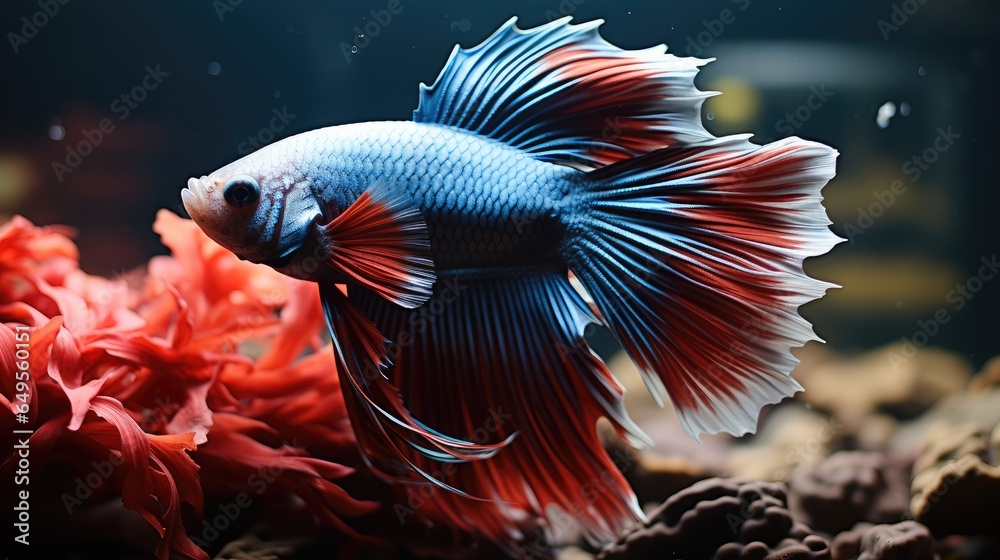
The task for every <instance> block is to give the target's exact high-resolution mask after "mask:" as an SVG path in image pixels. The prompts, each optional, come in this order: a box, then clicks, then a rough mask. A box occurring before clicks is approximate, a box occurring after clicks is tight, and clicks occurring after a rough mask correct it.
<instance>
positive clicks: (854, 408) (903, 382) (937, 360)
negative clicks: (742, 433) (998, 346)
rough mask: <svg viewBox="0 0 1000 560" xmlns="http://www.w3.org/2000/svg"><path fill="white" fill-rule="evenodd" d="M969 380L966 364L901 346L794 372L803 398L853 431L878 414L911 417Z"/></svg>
mask: <svg viewBox="0 0 1000 560" xmlns="http://www.w3.org/2000/svg"><path fill="white" fill-rule="evenodd" d="M971 375H972V369H971V367H970V366H969V364H968V362H967V361H966V360H964V359H963V358H961V357H960V356H958V355H957V354H953V353H950V352H945V351H943V350H936V349H932V348H921V349H913V348H912V346H910V347H907V345H904V344H902V343H897V344H891V345H888V346H883V347H882V348H878V349H875V350H872V351H871V352H867V353H865V354H861V355H859V356H857V357H852V358H845V359H833V360H827V361H825V362H822V363H820V364H819V365H816V366H811V364H809V363H808V362H806V361H803V363H802V364H801V365H800V366H799V367H798V368H797V369H796V378H797V379H798V380H799V382H800V383H801V384H802V386H803V387H805V389H806V390H805V393H804V394H803V396H802V398H803V399H804V400H805V401H806V402H809V403H811V404H813V405H814V406H816V407H819V408H821V409H824V410H827V411H829V412H831V413H833V414H834V415H835V416H836V417H837V418H840V419H842V420H843V421H845V422H847V423H848V424H849V425H852V426H856V425H858V423H859V422H860V421H861V420H862V419H863V418H864V417H865V416H867V415H868V414H870V413H871V412H873V411H875V410H879V409H883V410H892V411H893V412H895V413H896V415H898V416H902V417H914V416H916V415H918V414H919V413H920V412H922V411H924V410H926V409H927V408H929V407H930V406H931V405H933V404H934V403H935V402H937V401H938V400H939V399H941V398H942V397H944V396H945V395H948V394H951V393H953V392H955V391H961V390H963V389H964V388H965V386H966V384H967V383H968V380H969V378H970V377H971Z"/></svg>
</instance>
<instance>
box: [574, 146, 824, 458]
mask: <svg viewBox="0 0 1000 560" xmlns="http://www.w3.org/2000/svg"><path fill="white" fill-rule="evenodd" d="M835 158H836V152H835V151H834V150H833V149H832V148H829V147H827V146H824V145H822V144H817V143H815V142H808V141H805V140H801V139H798V138H788V139H785V140H782V141H779V142H775V143H773V144H768V145H767V146H757V145H754V144H751V143H750V142H748V141H747V140H746V138H745V137H743V136H734V137H728V138H720V139H717V140H715V141H714V142H711V143H705V144H703V145H696V146H689V147H669V148H664V149H661V150H657V151H654V152H651V153H649V154H646V155H642V156H639V157H636V158H633V159H630V160H626V161H622V162H618V163H615V164H612V165H609V166H607V167H604V168H601V169H598V170H596V171H593V172H591V173H589V174H588V179H589V180H590V189H591V192H590V199H589V201H588V203H587V205H586V207H585V208H583V209H582V210H581V211H582V213H583V215H582V216H572V217H570V218H567V225H568V227H569V228H570V229H571V240H570V241H569V242H568V244H567V247H566V255H565V256H566V259H567V261H568V262H569V264H570V268H571V269H572V270H573V272H574V273H575V274H576V276H577V277H579V279H580V280H581V282H582V283H583V285H584V286H585V287H586V289H587V290H588V291H589V292H590V294H591V296H592V297H593V298H594V301H595V303H596V306H597V308H598V309H599V310H600V311H601V314H602V316H603V318H604V320H605V321H606V322H607V324H608V325H609V326H610V327H611V329H612V331H614V333H615V335H616V336H617V337H618V340H619V341H620V342H621V343H622V345H623V346H624V347H625V349H626V351H627V352H628V354H629V356H630V357H631V358H632V359H633V360H634V361H635V362H636V363H637V365H638V366H639V369H640V370H641V371H642V373H643V375H644V377H645V380H646V385H647V387H648V388H649V389H650V391H651V392H652V393H653V394H654V396H656V397H658V398H662V396H663V395H664V394H666V395H668V396H669V398H670V400H671V401H672V402H673V404H674V406H675V407H676V409H677V413H678V415H679V416H680V419H681V421H682V423H683V425H684V428H685V430H686V431H687V432H688V434H690V435H691V436H692V437H694V438H695V439H697V438H698V434H700V433H703V432H707V433H717V432H721V431H725V432H729V433H731V434H734V435H742V434H745V433H747V432H752V431H754V429H755V426H756V420H757V415H758V413H759V411H760V409H761V408H762V407H763V406H764V405H767V404H769V403H774V402H777V401H779V400H781V399H782V398H784V397H786V396H790V395H792V394H793V393H795V392H796V391H800V390H801V387H800V386H799V384H798V383H796V382H795V381H794V380H793V379H792V378H791V376H790V373H791V371H792V369H793V368H794V367H795V365H796V364H797V363H798V360H797V359H796V358H795V357H794V356H793V355H792V354H791V352H790V350H791V349H792V348H795V347H798V346H801V345H803V344H805V343H806V342H807V341H809V340H812V339H816V340H818V339H817V338H816V335H815V334H814V333H813V331H812V328H811V326H810V324H809V323H808V322H807V321H806V320H805V319H803V318H802V317H801V316H800V315H799V314H798V307H799V306H800V305H802V304H804V303H806V302H809V301H812V300H814V299H817V298H819V297H821V296H822V295H823V294H824V293H825V291H826V290H827V289H828V288H830V287H833V285H832V284H829V283H826V282H822V281H819V280H815V279H813V278H810V277H809V276H808V275H807V274H806V273H805V272H804V271H803V269H802V263H803V260H804V259H806V258H807V257H811V256H817V255H822V254H824V253H826V252H827V251H829V250H830V248H831V247H833V246H834V245H835V244H837V243H838V242H839V241H841V240H840V239H839V238H838V237H837V236H836V235H834V234H833V233H832V232H831V231H830V229H829V228H828V227H827V226H828V224H829V223H830V221H829V219H828V218H827V216H826V212H825V210H824V209H823V206H822V204H821V200H822V197H821V195H820V190H821V189H822V188H823V186H824V185H825V184H826V183H827V181H829V180H830V178H832V177H833V175H834V161H835Z"/></svg>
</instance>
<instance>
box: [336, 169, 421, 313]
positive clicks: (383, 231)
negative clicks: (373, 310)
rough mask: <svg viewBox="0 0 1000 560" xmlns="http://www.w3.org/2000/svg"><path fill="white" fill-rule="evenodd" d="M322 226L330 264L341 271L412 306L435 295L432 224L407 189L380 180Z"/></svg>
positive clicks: (387, 295) (383, 293) (365, 285)
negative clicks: (400, 190) (395, 188)
mask: <svg viewBox="0 0 1000 560" xmlns="http://www.w3.org/2000/svg"><path fill="white" fill-rule="evenodd" d="M322 228H323V231H324V233H325V237H326V239H327V240H328V244H329V247H328V250H327V263H328V264H329V265H330V266H331V267H333V268H334V270H336V271H337V272H338V273H340V274H342V275H343V276H345V277H346V278H348V279H350V280H351V281H353V282H356V283H357V284H358V285H360V286H363V287H365V288H368V289H369V290H372V291H373V292H375V293H377V294H379V295H380V296H382V297H384V298H385V299H387V300H389V301H391V302H393V303H395V304H397V305H400V306H402V307H405V308H407V309H413V308H415V307H420V306H421V305H423V303H424V302H425V301H427V299H428V298H430V296H431V287H432V286H433V285H434V280H435V278H436V277H435V273H434V261H433V259H432V258H431V242H430V238H429V236H428V233H427V223H426V222H425V221H424V216H423V214H422V213H421V212H420V209H419V208H418V207H417V205H416V204H415V203H414V202H413V201H412V200H410V198H409V197H408V196H407V195H406V194H405V193H402V192H399V191H398V190H394V189H392V188H391V186H390V185H388V184H386V183H375V184H373V185H372V186H370V187H368V190H366V191H365V192H364V193H362V194H361V196H360V197H358V199H357V200H356V201H354V203H353V204H351V205H350V206H349V207H347V209H346V210H344V212H342V213H341V214H340V215H339V216H337V217H336V218H334V219H333V221H331V222H330V223H329V224H326V225H325V226H322Z"/></svg>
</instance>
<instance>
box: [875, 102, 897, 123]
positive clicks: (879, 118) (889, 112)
mask: <svg viewBox="0 0 1000 560" xmlns="http://www.w3.org/2000/svg"><path fill="white" fill-rule="evenodd" d="M895 116H896V104H895V103H893V102H892V101H886V102H885V103H883V104H882V106H881V107H879V108H878V114H877V115H876V116H875V124H877V125H878V127H879V128H886V127H888V126H889V121H890V120H892V117H895Z"/></svg>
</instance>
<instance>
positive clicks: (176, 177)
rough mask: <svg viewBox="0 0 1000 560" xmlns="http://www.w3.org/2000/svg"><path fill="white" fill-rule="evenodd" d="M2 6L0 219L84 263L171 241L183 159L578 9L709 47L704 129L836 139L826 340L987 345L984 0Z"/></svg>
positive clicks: (991, 305)
mask: <svg viewBox="0 0 1000 560" xmlns="http://www.w3.org/2000/svg"><path fill="white" fill-rule="evenodd" d="M46 10H47V11H46ZM0 12H2V18H0V21H2V22H3V25H4V26H5V27H4V30H5V31H6V32H7V33H6V38H7V43H8V45H7V46H6V47H4V51H5V52H4V54H3V55H2V56H3V57H4V63H3V69H4V84H5V87H3V88H2V90H0V103H2V105H3V107H5V110H4V111H3V113H2V116H0V119H2V127H0V215H2V216H3V217H4V218H6V217H7V216H9V215H12V214H15V213H19V214H23V215H25V216H27V217H28V218H30V219H31V220H33V221H34V222H35V223H39V224H52V223H64V224H69V225H72V226H74V227H76V228H77V229H78V231H79V236H78V239H77V241H78V243H79V245H80V248H81V254H82V260H83V263H82V264H83V267H84V268H85V269H86V270H88V271H89V272H92V273H100V274H116V273H120V272H122V271H124V270H127V269H129V268H131V267H133V266H136V265H139V264H140V263H143V262H145V261H146V259H147V258H148V257H149V256H150V255H152V254H156V253H162V252H163V248H162V247H161V246H160V245H159V243H158V241H157V239H156V237H155V235H154V234H153V232H152V231H151V229H150V224H151V223H152V220H153V217H154V214H155V212H156V210H157V209H158V208H169V209H172V210H174V211H181V210H180V204H179V202H180V200H179V190H180V188H181V187H182V186H183V185H184V184H185V181H186V179H187V178H188V177H189V176H191V175H197V174H202V173H205V172H207V171H210V170H212V169H215V168H217V167H219V166H220V165H222V164H224V163H228V162H230V161H232V160H233V159H235V158H236V157H238V156H240V155H243V154H245V153H249V152H250V151H252V150H254V149H256V148H257V147H259V146H261V145H264V144H267V143H269V142H272V141H274V140H276V139H280V138H283V137H286V136H289V135H291V134H294V133H297V132H301V131H304V130H308V129H312V128H316V127H320V126H324V125H332V124H340V123H346V122H353V121H366V120H382V119H407V118H409V116H410V111H411V110H412V109H413V108H414V107H415V105H416V101H417V84H418V83H419V82H421V81H424V82H430V81H432V80H433V79H434V77H435V75H436V73H437V72H438V70H439V69H440V67H441V66H442V64H443V63H444V61H445V60H446V58H447V56H448V53H449V52H450V50H451V48H452V46H453V45H454V44H455V43H460V44H462V45H465V46H470V45H474V44H477V43H479V42H480V41H482V40H483V39H484V38H485V37H486V36H488V34H490V33H491V32H493V30H495V29H497V27H498V26H499V25H500V24H501V23H502V22H503V21H505V20H506V19H507V18H509V17H510V16H512V15H518V16H520V17H521V25H522V27H529V26H534V25H537V24H539V23H543V22H545V21H547V20H551V19H555V18H558V17H561V16H564V15H571V16H573V17H574V18H576V19H577V20H590V19H595V18H604V19H606V20H607V23H606V24H605V26H604V27H603V33H604V35H605V36H606V37H607V38H608V39H609V40H610V41H612V42H613V43H615V44H618V45H621V46H623V47H627V48H639V47H644V46H649V45H653V44H657V43H661V42H665V43H667V45H668V46H669V47H670V49H671V51H673V52H675V53H677V54H679V55H682V56H699V57H703V58H707V57H718V61H716V62H713V63H712V64H709V65H708V66H706V67H705V69H704V70H703V74H702V75H701V76H700V78H699V83H700V85H701V87H702V88H703V89H715V90H718V91H721V92H722V93H723V94H724V95H721V96H718V97H715V98H713V99H711V100H709V101H708V103H707V104H706V107H705V117H704V118H705V119H706V126H708V128H709V129H710V130H712V131H713V132H715V133H716V134H728V133H740V132H752V133H754V134H755V137H754V139H755V140H756V141H758V142H765V141H769V140H774V139H777V138H781V137H785V136H789V135H799V136H802V137H805V138H811V139H816V140H819V141H822V142H824V143H828V144H832V145H834V146H835V147H837V148H838V149H839V151H840V152H841V156H840V160H839V174H838V177H837V178H836V179H835V180H834V181H833V182H832V183H831V184H830V186H828V187H827V189H826V190H825V195H826V197H827V198H826V205H827V208H828V210H829V213H830V216H831V219H832V221H833V222H834V224H833V228H834V230H835V231H836V232H837V233H838V234H840V235H841V236H842V237H845V238H847V239H848V240H849V241H847V242H845V243H844V244H842V245H841V246H839V247H838V248H836V249H835V250H834V251H833V253H832V254H831V255H829V256H825V257H822V258H819V259H813V260H812V261H811V262H810V263H808V267H809V269H810V270H811V272H812V273H813V274H815V275H818V276H820V277H823V278H824V279H828V280H831V281H833V282H837V283H839V284H841V285H843V286H844V287H843V289H841V290H835V291H832V292H831V293H830V295H829V296H828V297H826V298H824V299H823V300H821V301H819V302H816V303H813V304H811V305H809V306H808V307H807V308H806V309H805V310H804V313H805V314H806V316H807V317H808V318H809V319H811V320H812V321H813V323H815V324H816V325H817V327H816V328H817V332H818V334H819V335H820V336H821V337H823V338H825V339H826V340H827V341H828V342H829V343H830V347H831V348H832V349H834V350H836V351H844V352H860V351H863V350H867V349H872V348H876V347H881V346H883V345H886V344H889V343H895V344H899V345H902V347H903V350H906V345H907V344H909V345H911V346H912V347H913V348H914V349H919V348H921V347H924V346H940V347H944V348H948V349H951V350H953V351H956V352H958V353H959V354H961V355H962V356H964V357H965V358H967V359H968V360H969V362H970V363H971V364H972V365H973V366H974V367H979V366H980V365H982V363H984V362H985V361H986V359H987V358H989V357H990V356H992V355H993V354H994V353H996V342H997V340H998V334H1000V325H998V322H997V320H996V311H997V310H998V309H1000V307H998V303H1000V281H996V282H995V281H993V277H994V275H996V274H997V272H996V271H993V270H992V268H991V267H994V266H996V265H995V264H993V263H995V262H996V261H995V255H996V252H997V250H998V244H997V241H998V237H1000V236H998V229H997V227H996V220H995V218H994V214H995V209H996V208H997V206H996V201H997V195H996V190H997V189H996V187H995V185H994V183H995V182H996V179H995V177H994V173H993V170H992V168H990V167H989V166H990V165H992V163H994V160H995V157H996V156H995V154H996V153H997V152H998V142H997V140H996V135H995V133H994V130H993V127H994V126H996V124H997V123H998V122H1000V119H998V118H997V116H998V107H997V104H996V102H995V101H994V97H995V94H996V91H997V87H996V86H997V80H998V78H997V76H998V72H997V68H998V61H1000V48H998V47H1000V45H998V43H1000V36H998V35H997V34H996V32H995V31H996V29H997V16H998V14H1000V5H998V4H997V3H996V2H993V1H990V0H959V1H954V2H943V1H935V0H893V1H888V0H885V1H881V0H880V1H876V2H870V1H865V2H862V1H860V0H852V1H848V2H836V3H834V2H825V3H815V2H783V1H766V0H711V1H702V2H685V3H681V2H655V1H652V0H641V1H640V0H635V1H626V2H619V1H611V0H513V1H510V2H503V3H499V2H497V3H473V2H468V1H465V2H460V1H457V0H456V1H435V2H413V1H411V0H392V1H390V0H366V1H361V2H351V3H346V2H338V3H324V2H302V1H294V2H287V3H280V4H279V3H266V4H265V3H251V2H242V1H239V0H215V1H213V2H197V3H134V2H124V1H113V2H102V3H99V4H98V3H83V2H69V1H66V2H63V1H57V0H51V1H49V2H41V3H39V2H37V1H15V2H7V3H5V4H4V6H3V7H2V8H0ZM984 263H985V264H984ZM605 347H606V348H605V349H610V348H612V346H610V345H607V344H606V345H605Z"/></svg>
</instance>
